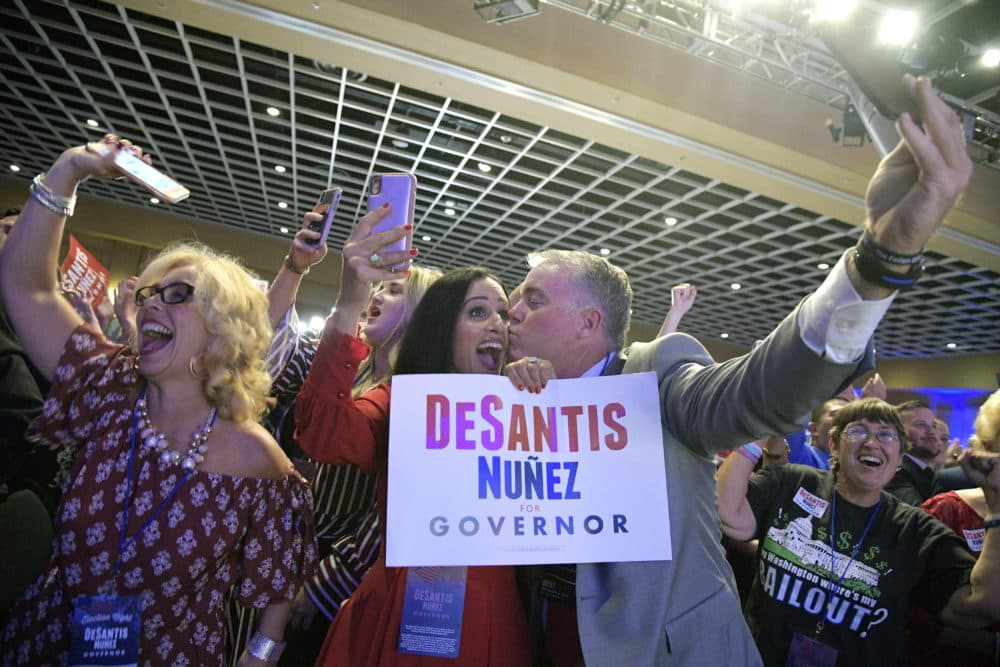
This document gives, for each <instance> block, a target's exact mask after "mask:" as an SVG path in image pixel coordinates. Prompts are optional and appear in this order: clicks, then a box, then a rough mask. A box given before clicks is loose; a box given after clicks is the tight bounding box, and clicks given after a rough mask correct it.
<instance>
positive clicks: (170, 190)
mask: <svg viewBox="0 0 1000 667" xmlns="http://www.w3.org/2000/svg"><path fill="white" fill-rule="evenodd" d="M115 166H116V167H117V168H118V170H119V171H120V172H122V173H123V174H125V175H126V176H128V177H129V178H131V179H132V180H133V181H135V182H136V183H138V184H139V185H141V186H142V187H144V188H146V189H147V190H149V191H150V192H152V193H153V194H154V195H156V196H157V197H159V198H160V199H162V200H163V201H166V202H170V203H171V204H176V203H177V202H179V201H183V200H184V199H187V198H188V196H190V194H191V191H190V190H188V189H187V188H186V187H184V186H183V185H181V184H180V183H178V182H177V181H175V180H174V179H172V178H170V177H169V176H167V175H166V174H164V173H163V172H162V171H160V170H159V169H156V168H154V167H151V166H149V165H148V164H146V163H145V162H143V161H142V160H140V159H139V158H137V157H136V156H135V154H134V153H132V151H129V150H121V149H120V150H118V152H117V153H115Z"/></svg>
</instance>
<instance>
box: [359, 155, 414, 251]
mask: <svg viewBox="0 0 1000 667" xmlns="http://www.w3.org/2000/svg"><path fill="white" fill-rule="evenodd" d="M376 178H380V179H381V185H380V187H379V191H378V193H377V194H369V195H368V210H369V211H374V210H375V209H377V208H378V207H380V206H382V204H384V203H386V202H389V206H391V207H392V211H391V212H390V213H389V215H388V216H387V217H386V218H383V219H382V220H381V221H380V222H379V223H378V224H377V225H375V227H374V228H372V234H376V233H378V232H384V231H386V230H387V229H392V228H393V227H399V226H400V225H409V224H412V223H413V207H414V204H415V201H416V195H417V179H416V177H415V176H414V175H413V174H375V175H374V176H372V182H373V183H374V180H375V179H376ZM371 191H372V186H371V185H369V192H371ZM410 240H411V235H410V234H407V235H406V236H404V237H403V238H401V239H400V240H399V241H398V242H396V243H394V244H392V245H390V246H386V247H385V248H383V249H382V250H381V251H380V252H390V251H393V250H409V249H410Z"/></svg>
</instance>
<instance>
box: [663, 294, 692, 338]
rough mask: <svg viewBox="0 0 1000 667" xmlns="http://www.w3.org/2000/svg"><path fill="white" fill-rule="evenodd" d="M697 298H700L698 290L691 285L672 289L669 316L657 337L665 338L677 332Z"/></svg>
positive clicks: (664, 320)
mask: <svg viewBox="0 0 1000 667" xmlns="http://www.w3.org/2000/svg"><path fill="white" fill-rule="evenodd" d="M696 296H698V288H697V287H695V286H694V285H691V284H689V283H683V284H681V285H674V286H673V287H671V288H670V310H668V311H667V316H666V317H664V318H663V324H662V325H660V330H659V331H658V332H657V333H656V335H657V336H665V335H666V334H668V333H674V332H675V331H677V327H679V326H680V323H681V320H682V319H683V318H684V316H685V315H687V312H688V311H689V310H691V306H693V305H694V299H695V297H696Z"/></svg>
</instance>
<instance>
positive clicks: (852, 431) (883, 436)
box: [843, 426, 899, 445]
mask: <svg viewBox="0 0 1000 667" xmlns="http://www.w3.org/2000/svg"><path fill="white" fill-rule="evenodd" d="M872 436H875V439H876V440H878V441H879V442H881V443H882V444H884V445H888V444H891V443H894V442H898V441H899V433H896V429H894V428H888V427H886V428H879V429H876V430H874V431H869V430H868V429H866V428H865V427H864V426H848V427H847V428H845V429H844V435H843V438H844V439H845V440H848V441H850V442H866V441H867V440H868V438H870V437H872Z"/></svg>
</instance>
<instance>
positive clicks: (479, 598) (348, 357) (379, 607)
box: [295, 326, 531, 667]
mask: <svg viewBox="0 0 1000 667" xmlns="http://www.w3.org/2000/svg"><path fill="white" fill-rule="evenodd" d="M367 354H368V346H367V345H365V344H364V343H362V342H361V341H360V340H359V339H357V338H353V337H350V336H347V335H345V334H342V333H340V332H338V331H336V329H333V328H332V327H329V326H328V327H327V331H326V333H325V334H324V337H323V342H322V343H321V344H320V347H319V350H318V351H317V353H316V358H315V360H314V361H313V365H312V369H311V370H310V372H309V377H308V378H307V379H306V382H305V384H304V385H303V386H302V391H301V393H300V394H299V398H298V401H297V403H296V406H295V413H296V426H297V431H298V438H299V443H300V444H301V446H302V448H303V449H304V450H305V451H306V453H307V454H309V456H310V457H312V458H314V459H316V460H318V461H322V462H325V463H336V464H344V463H352V464H354V465H357V466H359V467H360V468H361V469H362V470H364V471H365V472H368V473H371V472H374V471H378V502H379V515H380V519H381V521H380V526H379V528H380V530H382V548H381V553H380V556H379V559H378V561H377V562H376V563H375V565H374V566H373V567H372V569H371V570H370V571H369V572H368V574H367V575H365V578H364V579H363V580H362V581H361V585H360V586H359V587H358V589H357V590H356V591H355V593H354V594H353V595H352V596H351V598H350V599H349V600H348V601H347V603H345V604H344V605H343V606H342V607H341V608H340V611H339V612H338V614H337V616H336V617H334V620H333V625H332V626H331V627H330V631H329V633H328V634H327V636H326V642H325V643H324V645H323V650H322V652H321V653H320V657H319V660H318V661H317V663H316V664H317V665H331V666H334V665H336V666H340V665H350V666H351V667H358V666H361V665H365V666H369V667H374V666H376V665H378V666H381V665H385V666H390V665H391V666H393V667H395V666H397V665H401V666H409V665H468V666H470V667H487V666H493V667H495V666H510V667H518V666H522V665H523V666H527V665H529V664H530V662H531V656H530V653H531V651H530V647H529V644H528V626H527V621H526V620H525V617H524V611H523V609H522V606H521V600H520V596H519V595H518V592H517V586H516V583H515V580H514V568H513V567H510V566H497V567H470V568H468V573H467V579H466V590H465V609H464V611H463V614H462V639H461V644H460V649H459V656H458V658H457V659H456V660H450V659H442V658H430V657H425V656H418V655H408V654H400V653H399V652H398V651H397V650H396V647H397V644H398V641H399V626H400V619H401V617H402V611H403V598H404V594H405V588H406V573H407V569H406V568H395V567H386V565H385V507H386V502H385V501H386V491H387V485H386V469H387V463H388V458H387V457H388V449H389V447H388V443H389V387H388V385H385V384H381V385H379V386H378V387H376V388H374V389H372V390H371V391H369V392H367V393H365V394H364V395H363V396H361V397H360V398H358V399H356V400H355V399H352V398H351V383H352V382H353V380H354V375H355V373H356V371H357V366H358V363H359V362H360V361H362V360H363V359H364V358H365V356H366V355H367Z"/></svg>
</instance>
